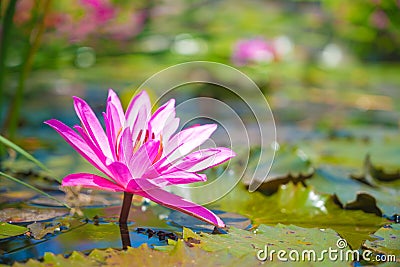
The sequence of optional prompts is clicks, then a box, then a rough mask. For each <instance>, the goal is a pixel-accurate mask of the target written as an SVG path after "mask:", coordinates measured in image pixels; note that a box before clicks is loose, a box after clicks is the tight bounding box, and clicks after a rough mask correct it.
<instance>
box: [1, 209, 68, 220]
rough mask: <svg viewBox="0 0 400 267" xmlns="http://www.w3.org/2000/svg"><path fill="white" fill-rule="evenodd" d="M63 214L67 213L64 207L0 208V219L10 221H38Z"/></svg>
mask: <svg viewBox="0 0 400 267" xmlns="http://www.w3.org/2000/svg"><path fill="white" fill-rule="evenodd" d="M65 214H68V211H67V210H66V209H37V208H22V209H17V208H6V209H2V210H0V221H3V222H10V223H28V222H38V221H46V220H50V219H52V218H55V217H59V216H63V215H65Z"/></svg>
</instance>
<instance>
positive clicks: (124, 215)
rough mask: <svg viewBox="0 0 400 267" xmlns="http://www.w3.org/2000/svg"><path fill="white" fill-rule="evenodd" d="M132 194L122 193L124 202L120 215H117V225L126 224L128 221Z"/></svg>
mask: <svg viewBox="0 0 400 267" xmlns="http://www.w3.org/2000/svg"><path fill="white" fill-rule="evenodd" d="M132 197H133V194H132V193H128V192H124V200H123V202H122V207H121V214H120V215H119V224H126V222H127V221H128V216H129V211H130V210H131V204H132Z"/></svg>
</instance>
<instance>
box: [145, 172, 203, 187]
mask: <svg viewBox="0 0 400 267" xmlns="http://www.w3.org/2000/svg"><path fill="white" fill-rule="evenodd" d="M151 181H153V182H154V183H156V184H159V185H160V186H167V185H177V184H189V183H195V182H204V181H207V176H206V175H205V174H197V173H190V172H185V171H180V170H176V171H174V172H170V173H167V174H163V175H160V176H158V177H156V178H154V179H151Z"/></svg>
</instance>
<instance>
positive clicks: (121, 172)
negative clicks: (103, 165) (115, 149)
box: [107, 162, 133, 188]
mask: <svg viewBox="0 0 400 267" xmlns="http://www.w3.org/2000/svg"><path fill="white" fill-rule="evenodd" d="M107 168H108V169H109V170H110V171H111V173H112V179H113V180H114V181H115V182H116V183H117V184H118V185H120V186H121V187H123V188H126V187H127V185H128V183H129V181H130V180H132V179H133V177H132V174H131V172H130V170H129V168H128V167H127V166H126V165H125V164H123V163H121V162H113V163H111V164H109V165H107Z"/></svg>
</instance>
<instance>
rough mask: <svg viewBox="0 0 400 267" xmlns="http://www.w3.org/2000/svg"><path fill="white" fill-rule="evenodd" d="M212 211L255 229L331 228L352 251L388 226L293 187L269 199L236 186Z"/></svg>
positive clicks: (325, 197)
mask: <svg viewBox="0 0 400 267" xmlns="http://www.w3.org/2000/svg"><path fill="white" fill-rule="evenodd" d="M311 180H312V179H311ZM212 208H214V209H222V210H225V211H230V212H235V213H239V214H242V215H244V216H246V217H248V218H250V219H251V220H252V223H253V225H256V226H257V225H259V224H268V225H275V224H277V223H284V224H295V225H297V226H301V227H305V228H311V227H318V228H332V229H333V230H335V231H336V232H338V233H339V234H340V235H341V236H343V237H344V238H345V239H346V240H347V241H348V243H349V245H350V246H351V247H352V248H359V247H360V246H361V244H362V242H363V241H364V240H365V239H367V238H368V236H369V234H370V233H371V232H374V231H376V229H378V228H379V227H381V226H382V225H383V224H385V223H387V222H388V221H387V220H386V219H384V218H382V217H379V216H376V215H375V214H368V213H365V212H363V211H360V210H344V209H342V208H341V207H340V206H339V205H338V204H336V203H335V199H334V198H333V197H332V196H330V195H327V194H321V193H318V192H316V191H315V189H314V188H313V187H310V186H307V187H304V186H303V185H302V184H297V185H294V184H292V183H289V184H287V185H281V187H280V188H279V190H278V192H277V193H275V194H274V195H272V196H265V195H263V194H261V193H260V192H253V193H251V194H249V193H248V191H247V190H246V189H245V188H244V187H239V186H238V187H236V188H235V189H234V190H233V191H232V192H230V193H229V194H228V195H227V196H225V197H224V198H222V199H220V200H219V201H217V202H216V203H214V204H213V205H212Z"/></svg>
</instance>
